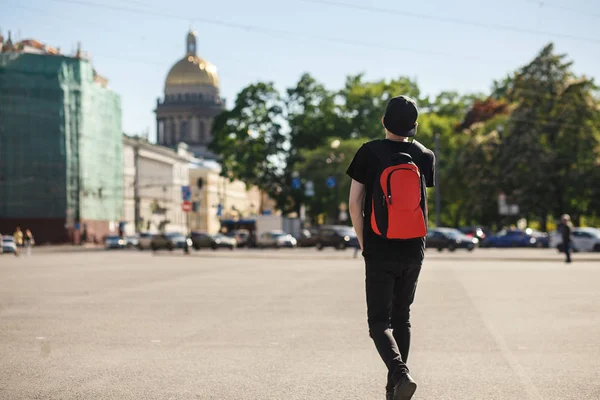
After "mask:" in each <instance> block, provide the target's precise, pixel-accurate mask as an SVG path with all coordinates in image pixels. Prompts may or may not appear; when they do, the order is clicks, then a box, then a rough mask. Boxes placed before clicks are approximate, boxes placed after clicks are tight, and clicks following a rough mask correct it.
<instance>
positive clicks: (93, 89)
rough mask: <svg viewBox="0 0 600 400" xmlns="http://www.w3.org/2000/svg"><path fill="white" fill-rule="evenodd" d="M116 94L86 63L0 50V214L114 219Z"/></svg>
mask: <svg viewBox="0 0 600 400" xmlns="http://www.w3.org/2000/svg"><path fill="white" fill-rule="evenodd" d="M122 143H123V142H122V130H121V104H120V98H119V96H118V95H117V94H115V93H114V92H113V91H112V90H110V89H108V88H106V87H104V86H103V85H101V84H99V83H97V82H95V79H94V71H93V69H92V66H91V65H90V63H89V62H87V61H85V60H81V59H77V58H71V57H64V56H51V55H39V54H0V218H66V219H67V221H68V222H69V223H71V224H73V223H75V222H76V221H77V220H79V219H89V220H112V221H115V220H119V219H120V218H121V216H122V214H123V196H122V194H123V187H122V185H123V152H122V146H123V144H122Z"/></svg>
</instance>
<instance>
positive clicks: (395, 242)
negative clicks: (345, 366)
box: [347, 96, 435, 400]
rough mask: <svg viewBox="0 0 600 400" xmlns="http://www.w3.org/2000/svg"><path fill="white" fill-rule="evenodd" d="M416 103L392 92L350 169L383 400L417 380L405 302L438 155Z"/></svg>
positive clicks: (399, 399)
mask: <svg viewBox="0 0 600 400" xmlns="http://www.w3.org/2000/svg"><path fill="white" fill-rule="evenodd" d="M418 115H419V112H418V109H417V105H416V103H415V101H414V100H412V99H411V98H409V97H406V96H399V97H395V98H393V99H391V100H390V102H389V103H388V105H387V108H386V111H385V115H384V117H383V119H382V123H383V126H384V128H385V139H382V140H373V141H371V142H369V143H365V144H364V145H363V146H362V147H361V148H360V149H359V150H358V152H357V153H356V155H355V157H354V160H353V161H352V163H351V164H350V166H349V168H348V171H347V174H348V175H349V176H350V177H351V178H352V184H351V187H350V201H349V207H350V216H351V218H352V224H353V225H354V228H355V230H356V234H357V235H358V240H359V243H360V246H361V248H362V250H363V256H364V258H365V265H366V280H365V281H366V282H365V286H366V298H367V319H368V325H369V334H370V336H371V338H372V339H373V341H374V343H375V347H376V348H377V351H378V352H379V355H380V356H381V358H382V359H383V362H384V363H385V365H386V367H387V369H388V375H387V385H386V400H409V399H411V398H412V396H413V394H414V392H415V390H416V388H417V385H416V383H415V382H414V381H413V379H412V377H411V376H410V375H409V369H408V367H407V365H406V362H407V360H408V352H409V349H410V337H411V332H410V328H411V325H410V306H411V304H412V302H413V300H414V297H415V291H416V287H417V279H418V277H419V273H420V271H421V264H422V263H423V259H424V254H425V236H426V234H427V198H426V191H425V187H432V186H434V184H435V182H434V165H435V156H434V154H433V152H432V151H431V150H429V149H427V148H426V147H425V146H423V145H422V144H420V143H419V142H417V141H415V140H413V141H409V138H411V137H413V136H415V135H416V133H417V125H418V124H417V117H418Z"/></svg>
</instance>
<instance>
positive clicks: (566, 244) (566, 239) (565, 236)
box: [560, 214, 573, 264]
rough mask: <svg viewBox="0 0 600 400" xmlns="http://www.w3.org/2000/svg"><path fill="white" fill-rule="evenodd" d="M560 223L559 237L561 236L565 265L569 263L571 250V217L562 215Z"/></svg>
mask: <svg viewBox="0 0 600 400" xmlns="http://www.w3.org/2000/svg"><path fill="white" fill-rule="evenodd" d="M561 222H562V224H561V225H562V226H561V229H560V230H561V235H562V240H563V242H562V244H563V248H564V250H565V256H566V259H565V262H566V263H567V264H570V263H571V250H572V248H571V247H572V245H571V234H572V233H573V224H572V223H571V217H570V216H569V214H564V215H563V216H562V217H561Z"/></svg>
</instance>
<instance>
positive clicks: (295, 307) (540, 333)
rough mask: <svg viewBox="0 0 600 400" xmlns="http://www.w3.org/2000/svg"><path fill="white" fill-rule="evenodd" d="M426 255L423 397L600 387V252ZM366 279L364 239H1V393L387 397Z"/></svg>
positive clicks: (416, 347)
mask: <svg viewBox="0 0 600 400" xmlns="http://www.w3.org/2000/svg"><path fill="white" fill-rule="evenodd" d="M427 256H428V259H427V260H426V263H425V266H424V268H423V272H422V275H421V279H420V283H419V288H418V291H417V298H416V302H415V305H414V307H413V313H412V315H413V346H412V350H411V356H410V360H409V366H410V367H411V368H412V371H413V375H414V377H415V379H416V380H417V383H418V384H419V389H418V391H417V394H416V395H415V397H414V399H426V400H433V399H435V400H461V399H465V400H479V399H480V400H492V399H498V400H506V399H511V400H551V399H556V400H569V399H573V400H586V399H589V400H598V399H600V311H599V309H600V257H598V256H597V255H596V256H594V255H588V256H583V255H582V256H579V262H575V263H574V264H572V265H569V266H567V265H565V264H564V263H562V262H561V259H560V255H558V254H556V253H555V252H554V251H552V250H515V251H513V250H503V251H498V250H479V251H475V252H474V253H466V252H465V253H459V252H457V253H454V254H448V253H442V254H438V253H437V252H435V253H432V252H429V254H428V255H427ZM576 257H577V256H576ZM363 286H364V272H363V264H362V262H361V261H360V260H357V259H353V258H352V254H351V252H350V251H348V252H336V251H333V250H331V251H325V252H322V253H318V252H316V251H315V250H296V251H291V250H290V251H287V250H282V251H264V252H260V251H247V250H238V251H235V252H227V251H224V252H215V253H212V252H200V253H196V254H193V255H191V256H184V255H183V254H181V253H172V254H169V253H161V254H159V255H152V254H151V253H141V252H135V251H132V252H126V251H124V252H105V251H96V252H72V253H62V252H54V253H43V252H42V253H39V252H38V254H37V255H34V257H31V258H15V257H12V256H7V255H4V256H0V399H10V400H17V399H61V400H64V399H157V400H158V399H160V400H164V399H214V400H228V399H231V400H233V399H236V400H238V399H249V400H250V399H253V400H266V399H273V400H282V399H297V400H309V399H315V400H317V399H319V400H336V399H340V400H341V399H344V400H347V399H361V400H364V399H373V400H376V399H383V398H384V393H383V388H384V385H385V371H384V367H383V364H382V363H381V361H380V359H379V358H378V355H377V352H376V351H375V348H374V346H373V344H372V342H371V339H370V338H369V336H368V332H367V326H366V318H365V303H364V288H363Z"/></svg>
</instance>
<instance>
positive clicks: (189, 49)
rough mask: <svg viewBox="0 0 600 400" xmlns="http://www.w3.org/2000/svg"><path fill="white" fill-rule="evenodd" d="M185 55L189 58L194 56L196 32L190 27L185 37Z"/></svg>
mask: <svg viewBox="0 0 600 400" xmlns="http://www.w3.org/2000/svg"><path fill="white" fill-rule="evenodd" d="M186 53H187V54H188V55H191V56H195V55H196V32H194V31H193V30H192V28H191V27H190V31H189V33H188V35H187V45H186Z"/></svg>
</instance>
